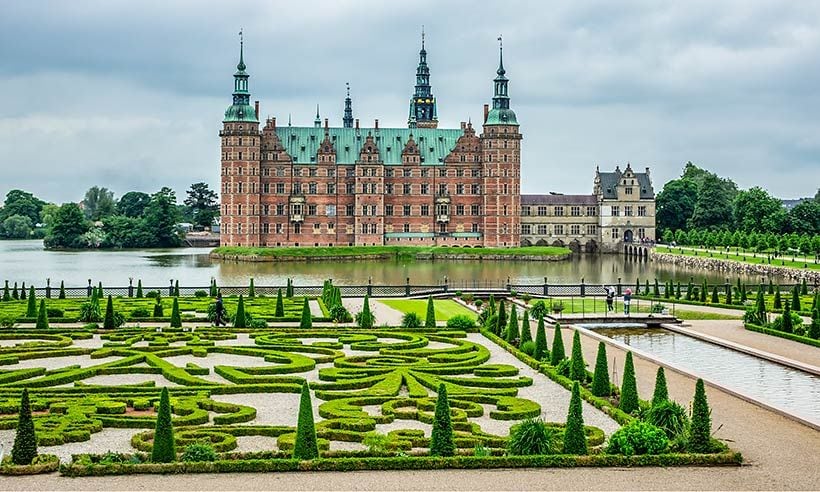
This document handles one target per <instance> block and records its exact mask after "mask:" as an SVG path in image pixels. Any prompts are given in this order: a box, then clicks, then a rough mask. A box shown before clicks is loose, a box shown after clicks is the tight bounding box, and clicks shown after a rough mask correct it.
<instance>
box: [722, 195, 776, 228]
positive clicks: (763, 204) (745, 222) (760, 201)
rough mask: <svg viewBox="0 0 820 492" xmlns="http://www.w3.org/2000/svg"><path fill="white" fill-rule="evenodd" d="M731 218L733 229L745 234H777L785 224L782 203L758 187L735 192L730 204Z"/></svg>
mask: <svg viewBox="0 0 820 492" xmlns="http://www.w3.org/2000/svg"><path fill="white" fill-rule="evenodd" d="M732 216H733V217H734V224H733V225H734V227H736V228H738V229H740V230H742V231H747V232H748V231H774V232H779V231H781V230H783V226H784V224H785V223H786V209H785V208H783V202H781V201H780V200H778V199H777V198H774V197H773V196H771V195H769V193H768V192H767V191H766V190H764V189H763V188H760V187H758V186H755V187H753V188H749V189H748V190H741V191H738V192H737V195H736V196H735V199H734V201H733V202H732Z"/></svg>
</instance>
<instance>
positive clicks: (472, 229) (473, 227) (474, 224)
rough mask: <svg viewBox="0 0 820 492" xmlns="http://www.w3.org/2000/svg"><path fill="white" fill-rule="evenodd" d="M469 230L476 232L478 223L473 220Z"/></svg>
mask: <svg viewBox="0 0 820 492" xmlns="http://www.w3.org/2000/svg"><path fill="white" fill-rule="evenodd" d="M470 231H471V232H478V224H476V223H475V222H473V225H472V227H470Z"/></svg>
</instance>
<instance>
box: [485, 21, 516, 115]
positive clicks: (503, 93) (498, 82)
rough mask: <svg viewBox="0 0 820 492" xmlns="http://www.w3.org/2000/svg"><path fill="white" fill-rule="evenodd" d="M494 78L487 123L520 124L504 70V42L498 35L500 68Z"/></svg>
mask: <svg viewBox="0 0 820 492" xmlns="http://www.w3.org/2000/svg"><path fill="white" fill-rule="evenodd" d="M495 73H496V77H495V79H493V86H494V91H493V109H492V110H491V111H490V112H489V113H488V114H487V122H486V123H485V125H487V124H489V125H518V120H517V119H516V117H515V112H513V110H511V109H510V95H509V79H508V78H507V75H506V74H507V71H506V70H504V44H503V40H502V38H501V36H500V35H499V36H498V70H496V71H495Z"/></svg>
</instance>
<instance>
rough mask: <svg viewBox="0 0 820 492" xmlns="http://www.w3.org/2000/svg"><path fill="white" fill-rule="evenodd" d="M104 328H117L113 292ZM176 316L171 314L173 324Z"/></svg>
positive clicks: (106, 308)
mask: <svg viewBox="0 0 820 492" xmlns="http://www.w3.org/2000/svg"><path fill="white" fill-rule="evenodd" d="M178 310H179V306H177V316H179V311H178ZM103 320H104V321H103V328H104V329H106V330H113V329H114V328H116V323H115V322H114V301H113V300H112V299H111V294H108V302H107V303H106V304H105V318H103ZM173 321H174V316H173V315H171V326H174V324H173Z"/></svg>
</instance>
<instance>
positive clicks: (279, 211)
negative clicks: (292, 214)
mask: <svg viewBox="0 0 820 492" xmlns="http://www.w3.org/2000/svg"><path fill="white" fill-rule="evenodd" d="M276 215H285V206H284V205H283V204H279V205H277V206H276Z"/></svg>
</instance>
